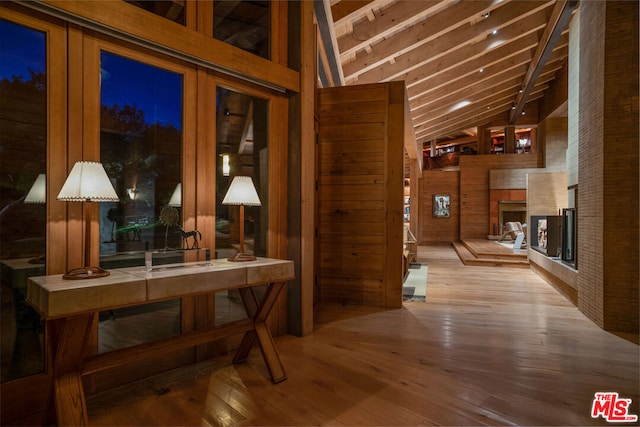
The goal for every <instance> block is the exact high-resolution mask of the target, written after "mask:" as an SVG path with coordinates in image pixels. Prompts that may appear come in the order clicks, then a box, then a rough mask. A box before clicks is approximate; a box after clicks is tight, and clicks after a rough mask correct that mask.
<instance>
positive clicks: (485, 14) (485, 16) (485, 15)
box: [480, 12, 491, 19]
mask: <svg viewBox="0 0 640 427" xmlns="http://www.w3.org/2000/svg"><path fill="white" fill-rule="evenodd" d="M480 16H481V17H482V19H487V18H488V17H489V16H491V12H485V13H483V14H482V15H480Z"/></svg>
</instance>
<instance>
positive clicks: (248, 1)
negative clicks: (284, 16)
mask: <svg viewBox="0 0 640 427" xmlns="http://www.w3.org/2000/svg"><path fill="white" fill-rule="evenodd" d="M270 17H271V4H270V2H269V1H254V0H242V1H225V0H222V1H214V2H213V20H214V21H213V36H214V37H215V38H216V39H218V40H222V41H223V42H225V43H229V44H230V45H233V46H236V47H239V48H240V49H243V50H246V51H248V52H251V53H253V54H255V55H258V56H261V57H263V58H267V59H268V58H269V56H270V52H269V30H270V20H271V18H270Z"/></svg>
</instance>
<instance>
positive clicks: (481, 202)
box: [460, 154, 544, 239]
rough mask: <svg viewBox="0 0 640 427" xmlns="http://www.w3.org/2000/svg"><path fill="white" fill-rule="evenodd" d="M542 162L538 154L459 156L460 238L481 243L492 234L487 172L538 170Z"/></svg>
mask: <svg viewBox="0 0 640 427" xmlns="http://www.w3.org/2000/svg"><path fill="white" fill-rule="evenodd" d="M543 162H544V160H543V157H542V154H504V155H495V154H488V155H477V156H460V238H461V239H485V238H486V237H487V235H488V234H491V233H492V232H493V227H492V224H491V220H490V215H489V177H490V172H489V171H491V170H492V169H523V168H539V167H542V166H543Z"/></svg>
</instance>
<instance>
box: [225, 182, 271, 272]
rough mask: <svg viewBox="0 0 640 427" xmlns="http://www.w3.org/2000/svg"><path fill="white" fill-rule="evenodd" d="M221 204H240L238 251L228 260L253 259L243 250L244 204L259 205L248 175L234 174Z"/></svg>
mask: <svg viewBox="0 0 640 427" xmlns="http://www.w3.org/2000/svg"><path fill="white" fill-rule="evenodd" d="M222 204H223V205H239V206H240V252H238V253H237V254H235V255H234V256H232V257H230V258H228V259H229V261H234V262H239V261H253V260H255V259H256V257H255V256H253V255H249V254H247V253H245V252H244V207H245V206H261V205H262V204H261V203H260V198H259V197H258V192H257V191H256V187H254V186H253V181H252V180H251V177H249V176H236V177H234V178H233V181H231V185H230V186H229V190H227V194H226V195H225V196H224V200H222Z"/></svg>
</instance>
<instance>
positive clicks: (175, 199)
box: [167, 182, 182, 208]
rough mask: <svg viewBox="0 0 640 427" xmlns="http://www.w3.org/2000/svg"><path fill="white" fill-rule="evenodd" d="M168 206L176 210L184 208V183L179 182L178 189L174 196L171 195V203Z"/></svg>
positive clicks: (174, 191)
mask: <svg viewBox="0 0 640 427" xmlns="http://www.w3.org/2000/svg"><path fill="white" fill-rule="evenodd" d="M167 205H169V206H173V207H176V208H179V207H180V206H182V183H180V182H179V183H178V185H176V188H175V190H173V194H172V195H171V198H170V199H169V203H167Z"/></svg>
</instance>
